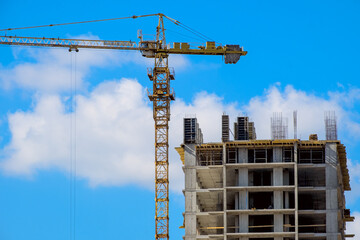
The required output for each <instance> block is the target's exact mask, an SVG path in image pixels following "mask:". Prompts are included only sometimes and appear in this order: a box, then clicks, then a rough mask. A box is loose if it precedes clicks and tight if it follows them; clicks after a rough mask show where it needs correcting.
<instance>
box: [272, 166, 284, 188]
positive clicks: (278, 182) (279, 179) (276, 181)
mask: <svg viewBox="0 0 360 240" xmlns="http://www.w3.org/2000/svg"><path fill="white" fill-rule="evenodd" d="M283 182H284V180H283V169H282V168H274V169H273V185H274V186H282V185H283Z"/></svg>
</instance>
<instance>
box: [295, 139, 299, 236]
mask: <svg viewBox="0 0 360 240" xmlns="http://www.w3.org/2000/svg"><path fill="white" fill-rule="evenodd" d="M294 162H295V165H294V184H295V193H294V195H295V240H299V196H298V165H297V164H298V143H297V142H295V143H294Z"/></svg>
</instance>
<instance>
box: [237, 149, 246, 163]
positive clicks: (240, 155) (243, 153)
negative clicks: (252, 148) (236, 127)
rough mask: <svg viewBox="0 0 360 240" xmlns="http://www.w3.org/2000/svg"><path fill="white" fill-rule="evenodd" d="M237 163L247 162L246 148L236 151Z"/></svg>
mask: <svg viewBox="0 0 360 240" xmlns="http://www.w3.org/2000/svg"><path fill="white" fill-rule="evenodd" d="M237 159H238V163H247V162H248V150H247V148H239V149H238V158H237Z"/></svg>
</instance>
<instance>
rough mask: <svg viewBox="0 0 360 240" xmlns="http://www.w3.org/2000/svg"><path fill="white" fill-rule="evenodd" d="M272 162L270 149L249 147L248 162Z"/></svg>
mask: <svg viewBox="0 0 360 240" xmlns="http://www.w3.org/2000/svg"><path fill="white" fill-rule="evenodd" d="M270 162H273V150H272V149H249V150H248V163H270Z"/></svg>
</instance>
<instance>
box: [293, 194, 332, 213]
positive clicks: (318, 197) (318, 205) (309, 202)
mask: <svg viewBox="0 0 360 240" xmlns="http://www.w3.org/2000/svg"><path fill="white" fill-rule="evenodd" d="M299 209H300V210H325V209H326V197H325V192H308V193H306V192H304V193H302V192H301V193H299Z"/></svg>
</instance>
